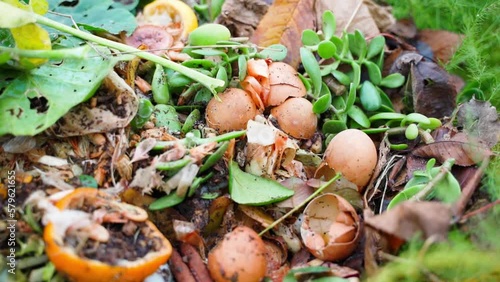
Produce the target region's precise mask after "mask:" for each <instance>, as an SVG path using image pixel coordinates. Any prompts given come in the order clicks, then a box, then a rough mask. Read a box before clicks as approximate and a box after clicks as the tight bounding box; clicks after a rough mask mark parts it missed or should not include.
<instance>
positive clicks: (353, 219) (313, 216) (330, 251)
mask: <svg viewBox="0 0 500 282" xmlns="http://www.w3.org/2000/svg"><path fill="white" fill-rule="evenodd" d="M345 217H348V218H349V219H347V220H346V219H345ZM359 233H360V229H359V217H358V215H357V214H356V211H355V209H354V208H353V207H352V206H351V204H349V202H347V200H345V199H344V198H342V197H340V196H338V195H335V194H331V193H326V194H323V195H321V196H319V197H317V198H315V199H313V200H312V201H311V202H310V203H309V204H308V205H307V206H306V208H305V209H304V220H303V221H302V225H301V227H300V235H301V237H302V241H303V242H304V245H305V246H306V248H307V249H308V250H309V252H311V254H313V255H314V256H315V257H317V258H319V259H321V260H324V261H335V260H341V259H345V258H347V257H348V256H349V255H350V254H351V253H352V252H353V251H354V249H355V248H356V246H357V243H358V240H359Z"/></svg>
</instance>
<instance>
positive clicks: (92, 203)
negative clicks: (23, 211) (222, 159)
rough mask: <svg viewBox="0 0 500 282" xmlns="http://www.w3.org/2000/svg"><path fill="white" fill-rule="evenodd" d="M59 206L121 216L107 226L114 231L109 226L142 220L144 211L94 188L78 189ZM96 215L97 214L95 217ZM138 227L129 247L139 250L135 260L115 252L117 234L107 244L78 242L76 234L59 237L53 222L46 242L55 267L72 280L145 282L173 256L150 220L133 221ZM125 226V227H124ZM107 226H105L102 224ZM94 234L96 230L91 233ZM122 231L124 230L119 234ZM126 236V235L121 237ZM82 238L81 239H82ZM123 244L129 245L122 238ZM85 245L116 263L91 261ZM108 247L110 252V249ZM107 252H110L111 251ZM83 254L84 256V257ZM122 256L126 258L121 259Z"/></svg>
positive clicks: (61, 201) (61, 208)
mask: <svg viewBox="0 0 500 282" xmlns="http://www.w3.org/2000/svg"><path fill="white" fill-rule="evenodd" d="M56 207H57V208H58V209H59V210H61V211H66V210H80V211H84V212H89V213H91V212H95V211H98V212H100V213H102V212H107V215H115V216H117V215H118V216H119V217H120V216H121V217H120V218H119V219H118V221H111V222H118V223H111V224H110V225H105V226H106V227H105V228H108V229H107V230H108V231H110V232H115V231H116V230H114V231H111V229H112V228H111V227H110V226H114V227H115V229H116V226H121V225H120V224H122V222H123V219H124V218H127V219H129V220H131V219H139V220H143V219H144V217H143V213H142V212H143V210H142V209H140V208H138V207H135V206H132V205H128V204H124V203H121V202H118V201H116V200H115V198H113V197H112V196H110V195H108V194H106V193H105V192H102V191H100V190H97V189H93V188H78V189H75V191H74V192H72V193H70V194H68V195H67V196H65V197H64V198H62V199H61V200H59V201H58V202H57V203H56ZM141 210H142V211H141ZM95 214H96V213H94V215H95ZM133 224H136V225H137V229H136V231H135V232H133V233H134V234H133V235H131V236H128V237H132V238H131V239H132V240H133V243H131V244H129V245H128V246H127V248H126V249H127V250H129V249H128V248H129V247H130V246H133V247H134V248H136V250H132V252H135V253H136V254H135V255H134V256H136V258H135V259H128V258H125V256H126V255H125V253H126V250H124V249H120V250H116V249H115V250H114V251H113V250H112V249H111V248H113V247H112V246H113V244H116V243H117V242H116V240H117V239H116V238H118V236H115V234H114V233H113V234H111V235H112V236H110V237H109V242H108V243H103V242H97V241H94V240H92V239H89V238H88V239H87V240H86V241H85V240H80V241H79V240H78V239H77V238H76V237H74V236H73V235H68V233H66V232H65V233H64V235H58V234H60V233H61V232H59V231H58V230H57V226H55V224H54V223H52V222H50V223H49V224H47V226H46V227H45V229H44V234H43V237H44V241H45V243H46V253H47V256H48V257H49V259H50V261H51V262H52V263H53V264H54V266H55V268H56V269H57V270H58V271H60V272H62V273H64V274H66V275H67V276H68V277H69V278H70V279H71V280H72V281H79V282H80V281H81V282H87V281H89V282H90V281H97V282H101V281H102V282H105V281H130V282H132V281H143V280H144V279H145V278H146V277H148V276H149V275H151V274H152V273H154V272H155V271H156V270H157V269H158V267H160V266H161V265H162V264H164V263H165V262H166V261H167V260H168V259H169V258H170V255H171V253H172V246H171V244H170V242H169V241H168V240H167V239H166V238H165V237H164V236H163V234H162V233H161V232H160V231H159V230H158V229H157V228H156V226H155V225H154V224H153V223H151V222H150V221H148V220H144V221H140V222H133ZM122 225H123V224H122ZM103 226H104V225H103ZM92 231H94V230H92ZM119 232H122V233H123V231H119ZM121 236H122V237H127V236H126V235H125V236H124V235H121ZM80 239H81V238H80ZM122 240H123V241H122V242H126V241H125V240H124V239H122ZM86 244H91V245H92V246H94V250H92V252H99V251H100V252H102V253H103V255H102V256H104V257H109V256H115V257H116V258H115V259H114V262H113V263H111V262H109V261H102V260H101V259H96V258H90V257H89V256H88V253H85V251H84V250H82V249H85V246H87V245H86ZM108 248H109V249H108ZM108 250H111V251H110V252H108ZM82 253H84V255H82ZM129 253H130V251H129ZM120 256H123V257H120Z"/></svg>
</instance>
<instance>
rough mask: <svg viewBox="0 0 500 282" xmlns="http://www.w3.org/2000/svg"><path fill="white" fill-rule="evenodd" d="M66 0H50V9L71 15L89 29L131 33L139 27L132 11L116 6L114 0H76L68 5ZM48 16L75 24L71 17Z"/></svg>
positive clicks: (79, 23)
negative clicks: (74, 3)
mask: <svg viewBox="0 0 500 282" xmlns="http://www.w3.org/2000/svg"><path fill="white" fill-rule="evenodd" d="M67 3H68V1H66V0H49V7H50V10H51V11H53V12H56V13H59V14H65V15H70V16H71V17H72V18H73V20H74V21H75V22H76V23H77V24H78V25H80V26H81V27H83V28H85V29H86V30H88V31H108V32H110V33H112V34H119V33H120V32H122V31H125V32H126V33H127V34H128V35H130V34H131V33H132V32H133V31H134V30H135V28H136V27H137V21H136V20H135V17H134V15H133V14H132V13H130V11H128V10H127V9H125V8H120V7H117V6H115V3H114V1H113V0H85V1H76V5H68V4H67ZM47 17H48V18H50V19H53V20H55V21H58V22H60V23H64V24H66V25H68V26H73V23H72V21H71V19H70V18H67V17H61V16H60V15H55V14H48V15H47Z"/></svg>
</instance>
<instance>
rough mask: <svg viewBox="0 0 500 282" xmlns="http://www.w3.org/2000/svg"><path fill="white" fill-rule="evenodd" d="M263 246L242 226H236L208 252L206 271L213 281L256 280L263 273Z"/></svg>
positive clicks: (263, 274)
mask: <svg viewBox="0 0 500 282" xmlns="http://www.w3.org/2000/svg"><path fill="white" fill-rule="evenodd" d="M266 268H267V261H266V247H265V245H264V242H263V241H262V239H261V238H260V237H259V235H258V234H257V233H256V232H255V231H254V230H253V229H251V228H248V227H246V226H239V227H236V228H235V229H234V230H233V231H232V232H230V233H228V234H226V235H225V236H224V238H223V239H222V241H221V242H220V243H219V244H218V245H217V246H216V247H215V248H214V249H212V251H211V252H210V253H209V255H208V270H209V271H210V274H211V276H212V278H213V279H214V280H215V281H217V282H231V281H238V282H258V281H260V280H261V279H262V278H264V276H265V275H266Z"/></svg>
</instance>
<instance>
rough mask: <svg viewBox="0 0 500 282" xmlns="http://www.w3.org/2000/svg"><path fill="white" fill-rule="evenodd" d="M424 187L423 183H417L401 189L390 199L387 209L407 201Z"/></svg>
mask: <svg viewBox="0 0 500 282" xmlns="http://www.w3.org/2000/svg"><path fill="white" fill-rule="evenodd" d="M424 187H425V184H419V185H415V186H411V187H409V188H405V189H404V190H403V191H401V192H399V193H398V194H397V195H396V196H394V198H392V200H391V201H390V202H389V205H388V206H387V209H388V210H390V209H392V208H394V207H395V206H397V205H398V204H400V203H402V202H405V201H408V200H409V199H411V197H413V196H415V195H417V194H418V192H420V190H422V188H424Z"/></svg>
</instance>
